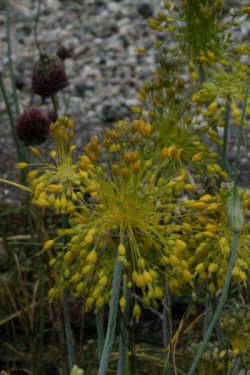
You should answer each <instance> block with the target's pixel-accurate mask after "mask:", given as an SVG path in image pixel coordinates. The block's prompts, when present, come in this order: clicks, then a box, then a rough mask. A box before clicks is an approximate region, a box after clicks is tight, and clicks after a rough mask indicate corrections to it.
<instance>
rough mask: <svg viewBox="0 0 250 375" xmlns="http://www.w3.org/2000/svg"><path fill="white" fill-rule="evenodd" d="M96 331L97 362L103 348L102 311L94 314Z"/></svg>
mask: <svg viewBox="0 0 250 375" xmlns="http://www.w3.org/2000/svg"><path fill="white" fill-rule="evenodd" d="M96 329H97V337H98V353H99V361H100V360H101V356H102V351H103V346H104V332H103V309H102V310H98V311H97V313H96Z"/></svg>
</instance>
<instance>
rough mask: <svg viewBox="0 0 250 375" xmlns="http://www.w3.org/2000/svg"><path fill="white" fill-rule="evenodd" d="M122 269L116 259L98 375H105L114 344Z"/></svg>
mask: <svg viewBox="0 0 250 375" xmlns="http://www.w3.org/2000/svg"><path fill="white" fill-rule="evenodd" d="M122 267H123V264H122V263H121V262H119V260H118V259H116V263H115V269H114V278H113V283H112V294H111V301H110V310H109V318H108V327H107V333H106V338H105V343H104V347H103V352H102V357H101V361H100V365H99V370H98V375H106V372H107V368H108V363H109V354H110V352H111V350H112V347H113V343H114V337H115V328H116V321H117V311H118V302H119V294H120V282H121V274H122Z"/></svg>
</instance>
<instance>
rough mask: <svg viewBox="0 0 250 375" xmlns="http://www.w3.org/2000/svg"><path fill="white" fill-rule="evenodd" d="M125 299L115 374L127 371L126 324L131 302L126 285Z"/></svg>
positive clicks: (118, 374) (119, 374)
mask: <svg viewBox="0 0 250 375" xmlns="http://www.w3.org/2000/svg"><path fill="white" fill-rule="evenodd" d="M125 299H126V307H125V309H124V313H123V317H122V321H121V332H120V338H119V360H118V370H117V375H125V374H126V373H128V356H127V348H128V325H129V317H130V302H131V288H129V287H128V286H127V285H126V287H125Z"/></svg>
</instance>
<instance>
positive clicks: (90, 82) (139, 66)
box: [0, 0, 160, 202]
mask: <svg viewBox="0 0 250 375" xmlns="http://www.w3.org/2000/svg"><path fill="white" fill-rule="evenodd" d="M159 3H160V1H159V0H150V1H149V0H145V1H143V0H142V1H140V0H120V1H119V0H117V1H110V0H82V1H80V0H78V1H73V0H68V1H67V0H64V1H63V0H62V1H59V0H42V1H41V8H40V17H39V23H38V27H37V35H38V42H39V45H40V49H41V50H42V51H44V52H47V53H50V54H56V53H57V51H58V50H59V49H62V48H63V49H64V50H65V49H66V51H69V52H70V55H71V56H70V57H69V58H67V59H65V62H64V63H65V69H66V72H67V75H68V77H69V85H68V87H67V88H66V89H65V90H64V91H63V92H62V93H60V95H59V100H60V112H61V113H68V114H70V115H72V116H73V118H74V120H75V123H76V134H77V146H79V148H80V147H82V148H83V146H84V144H85V141H86V140H87V139H88V138H89V136H90V135H91V134H94V133H95V132H97V131H99V130H101V129H102V128H103V127H106V126H110V125H111V124H112V123H113V122H114V121H116V120H118V119H122V118H130V116H131V111H130V107H131V106H133V105H137V104H138V103H139V101H138V99H137V93H138V89H139V88H140V86H141V85H142V83H143V82H145V80H146V79H148V78H149V77H150V76H151V75H152V73H153V72H154V69H155V54H154V49H153V46H154V43H155V41H156V39H157V35H156V33H155V32H152V30H151V29H150V27H149V26H148V25H147V22H146V18H147V17H152V16H153V15H154V14H155V12H156V11H157V9H158V6H159ZM0 4H1V0H0ZM3 8H4V7H3V6H2V7H1V5H0V48H1V50H2V51H3V53H2V54H1V56H0V69H1V72H2V74H3V80H4V85H5V88H6V92H7V95H8V98H9V100H10V104H11V108H12V111H13V113H14V104H13V95H12V89H11V82H10V72H9V69H8V59H7V43H6V24H5V21H6V17H5V14H4V9H3ZM10 10H11V12H10V13H11V43H12V59H13V68H14V72H15V87H16V92H17V96H18V99H19V106H20V112H22V111H23V110H24V109H26V108H28V107H29V106H30V105H31V104H32V105H34V106H42V108H44V109H46V110H47V109H48V108H49V107H50V103H49V101H47V102H46V103H41V99H40V98H39V97H38V96H32V94H31V70H32V66H33V64H34V62H35V61H36V60H37V58H38V56H39V52H38V49H37V48H36V44H35V38H34V29H35V19H36V16H37V12H38V1H34V0H33V1H32V0H19V1H15V0H12V1H10ZM137 47H147V48H149V51H148V52H147V53H146V54H144V55H140V54H138V53H137V52H136V48H137ZM0 117H1V122H2V126H1V127H0V147H1V160H2V163H0V164H1V165H0V177H2V178H7V179H12V180H13V179H14V180H15V181H17V182H18V179H19V174H18V173H16V171H15V167H14V164H15V162H16V161H17V157H16V150H15V147H14V144H13V139H12V135H11V134H12V132H11V127H10V124H9V121H8V117H7V113H6V110H5V104H4V102H3V100H1V101H0ZM12 194H13V190H12V189H10V188H9V186H8V185H3V184H0V198H2V197H3V198H4V200H5V202H6V201H8V200H10V201H11V200H12V199H13V195H12Z"/></svg>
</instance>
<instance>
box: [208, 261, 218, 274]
mask: <svg viewBox="0 0 250 375" xmlns="http://www.w3.org/2000/svg"><path fill="white" fill-rule="evenodd" d="M218 268H219V266H218V264H216V263H210V265H209V267H208V272H209V273H215V272H217V271H218Z"/></svg>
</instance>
